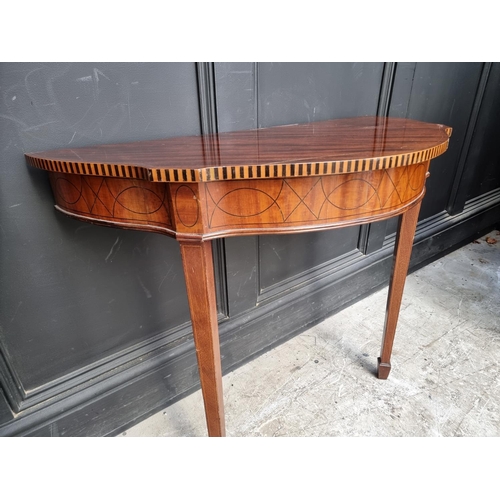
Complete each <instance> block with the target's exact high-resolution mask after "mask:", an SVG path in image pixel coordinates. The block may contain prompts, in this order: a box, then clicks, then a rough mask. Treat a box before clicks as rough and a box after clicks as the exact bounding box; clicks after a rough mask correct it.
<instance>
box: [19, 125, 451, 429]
mask: <svg viewBox="0 0 500 500" xmlns="http://www.w3.org/2000/svg"><path fill="white" fill-rule="evenodd" d="M450 135H451V128H450V127H447V126H444V125H437V124H431V123H423V122H418V121H414V120H406V119H398V118H380V117H360V118H350V119H344V120H330V121H324V122H316V123H309V124H302V125H286V126H280V127H271V128H267V129H258V130H249V131H241V132H231V133H226V134H214V135H209V136H191V137H177V138H171V139H158V140H153V141H142V142H134V143H128V144H114V145H99V146H95V147H87V148H78V149H60V150H56V151H48V152H41V153H29V154H26V159H27V162H28V164H29V165H32V166H34V167H37V168H41V169H44V170H47V171H49V177H50V182H51V185H52V189H53V193H54V198H55V201H56V208H57V209H58V210H60V211H61V212H63V213H65V214H66V215H70V216H71V217H75V218H78V219H81V220H85V221H88V222H91V223H94V224H104V225H110V226H118V227H122V228H125V229H139V230H146V231H155V232H160V233H164V234H167V235H169V236H172V237H175V238H176V239H177V240H178V241H179V242H180V245H181V255H182V260H183V268H184V275H185V278H186V285H187V292H188V300H189V305H190V312H191V319H192V324H193V332H194V341H195V346H196V352H197V357H198V366H199V371H200V381H201V387H202V391H203V398H204V403H205V412H206V417H207V428H208V432H209V435H210V436H222V435H224V433H225V424H224V404H223V398H222V370H221V361H220V347H219V336H218V327H217V310H216V303H215V290H214V276H213V264H212V253H211V246H210V242H209V241H208V240H210V239H214V238H219V237H225V236H234V235H242V234H257V235H258V234H265V233H272V234H275V233H291V232H304V231H317V230H322V229H328V228H334V227H343V226H352V225H356V224H365V223H369V222H373V221H377V220H381V219H386V218H388V217H393V216H395V215H399V214H402V217H401V221H400V225H399V228H398V236H397V241H396V251H395V260H394V268H393V272H392V275H391V279H390V286H389V297H388V302H387V310H386V323H385V327H384V339H383V342H382V350H381V355H380V358H379V367H378V376H379V378H382V379H385V378H387V377H388V375H389V372H390V369H391V363H390V357H391V353H392V346H393V342H394V336H395V332H396V325H397V320H398V314H399V309H400V305H401V299H402V294H403V288H404V283H405V278H406V273H407V270H408V265H409V262H410V256H411V249H412V243H413V238H414V234H415V228H416V224H417V220H418V213H419V210H420V205H421V202H422V198H423V197H424V194H425V181H426V178H427V176H428V175H429V165H430V161H431V160H432V159H433V158H435V157H436V156H438V155H440V154H442V153H444V152H445V151H446V149H447V147H448V141H449V137H450Z"/></svg>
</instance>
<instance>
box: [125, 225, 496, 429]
mask: <svg viewBox="0 0 500 500" xmlns="http://www.w3.org/2000/svg"><path fill="white" fill-rule="evenodd" d="M386 296H387V288H385V289H383V290H381V291H380V292H377V293H375V294H373V295H371V296H370V297H368V298H366V299H364V300H362V301H360V302H358V303H356V304H354V305H353V306H351V307H349V308H347V309H345V310H343V311H342V312H340V313H338V314H336V315H335V316H333V317H331V318H329V319H327V320H325V321H324V322H322V323H320V324H319V325H317V326H315V327H313V328H311V329H310V330H308V331H306V332H304V333H302V334H301V335H298V336H297V337H295V338H293V339H292V340H290V341H288V342H286V343H285V344H282V345H280V346H279V347H277V348H275V349H273V350H272V351H269V352H267V353H266V354H264V355H262V356H260V357H259V358H258V359H256V360H254V361H251V362H249V363H247V364H246V365H245V366H243V367H241V368H239V369H237V370H236V371H234V372H232V373H230V374H228V375H227V376H225V377H224V379H223V381H224V400H225V411H226V428H227V434H228V436H500V234H499V232H498V231H493V232H491V233H490V234H489V235H487V236H485V237H483V238H481V239H479V240H476V242H474V243H471V244H469V245H466V246H464V247H463V248H461V249H459V250H457V251H455V252H453V253H451V254H449V255H447V256H446V257H444V258H442V259H440V260H437V261H435V262H434V263H432V264H429V265H428V266H426V267H424V268H422V269H420V270H419V271H416V272H415V273H413V274H411V275H410V276H408V279H407V282H406V287H405V294H404V298H403V304H402V306H401V313H400V318H399V323H398V330H397V334H396V340H395V343H394V350H393V355H392V371H391V374H390V376H389V379H388V380H385V381H384V380H378V379H377V378H376V377H375V372H376V362H377V356H378V355H379V347H380V343H381V338H382V328H383V323H384V311H385V300H386ZM121 436H206V427H205V416H204V412H203V401H202V397H201V392H200V391H198V392H196V393H194V394H192V395H190V396H188V397H186V398H184V399H183V400H181V401H179V402H178V403H176V404H174V405H172V406H170V407H168V408H166V409H165V410H164V411H162V412H159V413H158V414H156V415H153V416H152V417H150V418H149V419H147V420H145V421H143V422H141V423H139V424H138V425H136V426H134V427H132V428H131V429H129V430H127V431H126V432H124V433H122V434H121Z"/></svg>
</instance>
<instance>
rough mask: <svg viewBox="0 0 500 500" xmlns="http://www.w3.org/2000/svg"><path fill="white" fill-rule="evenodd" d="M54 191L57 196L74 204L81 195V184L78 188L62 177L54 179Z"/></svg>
mask: <svg viewBox="0 0 500 500" xmlns="http://www.w3.org/2000/svg"><path fill="white" fill-rule="evenodd" d="M77 180H80V179H77ZM56 192H57V195H58V197H59V198H60V199H61V200H62V201H64V203H67V204H68V205H73V204H75V203H76V202H77V201H78V200H79V199H80V197H81V195H82V191H81V186H80V189H78V188H77V187H76V186H75V185H74V184H73V183H72V182H70V181H68V180H67V179H64V178H62V177H58V178H57V179H56Z"/></svg>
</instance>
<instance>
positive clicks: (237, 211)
mask: <svg viewBox="0 0 500 500" xmlns="http://www.w3.org/2000/svg"><path fill="white" fill-rule="evenodd" d="M274 203H275V200H274V198H273V197H272V196H270V195H268V194H267V193H266V192H264V191H261V190H260V189H252V188H238V189H233V190H232V191H230V192H229V193H227V194H226V195H224V196H223V197H222V198H221V199H220V200H219V203H217V207H218V208H219V209H220V210H222V211H223V212H224V213H226V214H228V215H232V216H233V217H254V216H255V215H259V214H261V213H262V212H265V211H266V210H269V208H271V206H272V205H273V204H274Z"/></svg>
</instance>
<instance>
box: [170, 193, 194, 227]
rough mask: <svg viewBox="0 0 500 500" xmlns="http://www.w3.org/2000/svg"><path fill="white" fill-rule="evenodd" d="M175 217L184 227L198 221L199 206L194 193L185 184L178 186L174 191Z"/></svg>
mask: <svg viewBox="0 0 500 500" xmlns="http://www.w3.org/2000/svg"><path fill="white" fill-rule="evenodd" d="M175 208H176V211H177V217H178V218H179V220H180V221H181V223H182V224H183V225H184V226H186V227H193V226H195V225H196V223H197V222H198V218H199V207H198V200H197V198H196V193H195V192H194V191H193V190H192V189H191V188H190V187H189V186H187V185H185V184H184V185H183V186H180V187H179V189H177V191H176V193H175Z"/></svg>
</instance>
